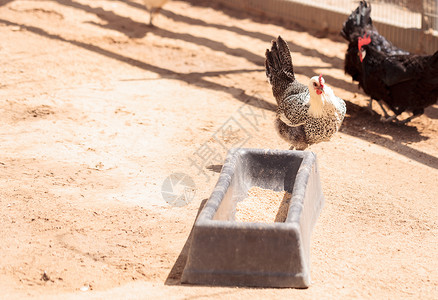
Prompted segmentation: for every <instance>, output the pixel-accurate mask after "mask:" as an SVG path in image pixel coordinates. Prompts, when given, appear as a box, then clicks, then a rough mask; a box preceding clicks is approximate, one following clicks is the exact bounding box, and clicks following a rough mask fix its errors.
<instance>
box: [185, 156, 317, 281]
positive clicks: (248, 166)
mask: <svg viewBox="0 0 438 300" xmlns="http://www.w3.org/2000/svg"><path fill="white" fill-rule="evenodd" d="M253 186H258V187H261V188H265V189H271V190H274V191H283V190H285V191H288V192H289V193H291V194H292V198H291V201H290V206H289V211H288V215H287V218H286V221H285V222H283V223H244V222H236V221H235V214H236V204H237V202H238V201H241V200H243V199H244V198H246V196H247V192H248V190H249V189H250V188H251V187H253ZM323 203H324V196H323V194H322V191H321V184H320V179H319V173H318V166H317V161H316V155H315V154H314V153H312V152H307V151H305V152H303V151H290V150H263V149H233V150H231V151H230V152H229V153H228V156H227V159H226V161H225V164H224V166H223V168H222V171H221V174H220V177H219V180H218V182H217V184H216V187H215V189H214V190H213V193H212V194H211V196H210V199H209V200H208V201H207V203H206V205H205V206H204V208H203V209H202V211H201V213H200V214H199V217H198V219H197V221H196V223H195V226H194V228H193V239H192V242H191V245H190V250H189V253H188V258H187V263H186V266H185V269H184V271H183V274H182V282H183V283H190V284H206V285H228V286H230V285H232V286H258V287H295V288H306V287H308V286H309V285H310V270H309V269H310V262H309V249H310V235H311V231H312V229H313V226H314V224H315V222H316V219H317V218H318V216H319V213H320V211H321V208H322V206H323Z"/></svg>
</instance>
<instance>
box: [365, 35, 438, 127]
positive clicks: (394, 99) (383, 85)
mask: <svg viewBox="0 0 438 300" xmlns="http://www.w3.org/2000/svg"><path fill="white" fill-rule="evenodd" d="M357 47H358V49H359V52H358V54H359V60H360V62H361V64H362V83H361V84H362V86H363V88H364V90H365V91H369V92H370V94H371V95H373V98H374V97H375V99H377V100H383V101H384V102H385V103H386V104H387V105H388V106H389V108H390V109H391V110H392V111H393V112H394V114H395V115H394V116H392V117H388V118H387V119H386V121H392V120H395V121H396V122H398V123H399V124H405V123H407V122H409V121H411V120H412V119H413V118H415V117H417V116H420V115H422V114H423V113H424V108H426V107H427V106H429V105H432V104H434V103H435V102H436V101H437V100H438V51H437V52H435V54H433V55H415V54H405V55H388V54H385V53H384V52H382V51H378V50H377V49H376V48H375V47H374V46H373V45H372V37H370V36H369V35H364V36H363V37H359V38H358V43H357ZM404 111H410V112H412V113H413V115H412V116H410V117H408V118H406V119H405V120H402V121H399V120H398V119H397V116H399V115H400V114H401V113H402V112H404Z"/></svg>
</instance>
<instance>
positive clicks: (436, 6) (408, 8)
mask: <svg viewBox="0 0 438 300" xmlns="http://www.w3.org/2000/svg"><path fill="white" fill-rule="evenodd" d="M217 1H219V2H222V3H223V4H226V5H228V6H230V7H235V8H239V9H244V10H247V11H254V12H256V13H259V14H265V15H270V16H272V17H278V18H280V19H284V20H288V21H292V22H295V23H298V24H300V25H302V26H304V27H307V28H313V29H317V30H327V31H329V32H339V31H340V29H341V27H342V24H343V22H344V21H345V20H346V19H347V17H348V15H350V13H351V12H352V11H353V10H354V9H356V7H358V5H359V0H312V1H308V0H217ZM367 2H368V3H369V4H371V7H372V9H371V18H372V19H373V22H374V24H375V25H376V27H377V29H378V31H379V33H380V34H382V35H384V36H385V37H386V38H387V39H388V40H389V41H391V42H392V43H393V44H394V45H396V46H398V47H400V48H403V49H405V50H407V51H411V52H417V53H429V54H432V53H434V52H435V51H437V50H438V0H368V1H367Z"/></svg>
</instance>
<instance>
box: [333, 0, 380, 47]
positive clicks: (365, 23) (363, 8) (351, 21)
mask: <svg viewBox="0 0 438 300" xmlns="http://www.w3.org/2000/svg"><path fill="white" fill-rule="evenodd" d="M370 15H371V4H368V3H367V2H366V1H360V3H359V6H358V7H357V8H356V9H355V10H353V11H352V12H351V14H350V15H349V16H348V19H347V21H345V23H344V24H343V26H342V30H341V35H342V37H343V38H344V39H346V40H347V41H348V42H351V41H352V39H353V37H352V35H353V34H355V35H362V33H363V32H364V31H365V30H373V29H374V28H373V21H372V20H371V16H370Z"/></svg>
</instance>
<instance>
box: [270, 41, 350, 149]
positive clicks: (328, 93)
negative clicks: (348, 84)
mask: <svg viewBox="0 0 438 300" xmlns="http://www.w3.org/2000/svg"><path fill="white" fill-rule="evenodd" d="M265 66H266V75H267V77H268V79H269V82H270V83H271V86H272V92H273V94H274V97H275V99H276V101H277V104H278V108H277V117H276V121H275V125H276V129H277V131H278V133H279V134H280V136H281V137H282V138H283V139H284V140H286V141H288V142H289V143H290V144H291V145H292V146H291V149H294V148H295V149H297V150H304V149H306V148H307V147H308V146H309V145H312V144H316V143H319V142H323V141H329V140H330V138H331V137H332V136H333V134H335V133H336V132H337V131H338V130H339V128H340V127H341V124H342V121H343V120H344V116H345V112H346V106H345V102H344V101H343V100H342V99H341V98H339V97H337V96H336V95H335V94H334V92H333V90H332V89H331V88H330V87H328V86H327V85H326V84H325V81H324V78H323V77H322V76H319V77H318V76H315V77H312V78H311V79H310V81H309V85H308V86H306V85H304V84H302V83H300V82H298V81H297V80H296V79H295V75H294V72H293V65H292V57H291V55H290V51H289V47H288V46H287V44H286V42H285V41H284V40H283V39H282V38H281V37H280V36H279V37H278V39H277V40H276V41H273V42H272V47H271V50H266V61H265Z"/></svg>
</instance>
